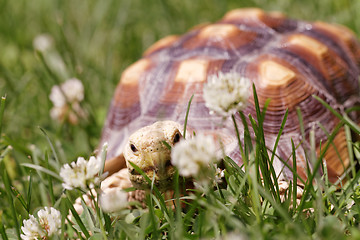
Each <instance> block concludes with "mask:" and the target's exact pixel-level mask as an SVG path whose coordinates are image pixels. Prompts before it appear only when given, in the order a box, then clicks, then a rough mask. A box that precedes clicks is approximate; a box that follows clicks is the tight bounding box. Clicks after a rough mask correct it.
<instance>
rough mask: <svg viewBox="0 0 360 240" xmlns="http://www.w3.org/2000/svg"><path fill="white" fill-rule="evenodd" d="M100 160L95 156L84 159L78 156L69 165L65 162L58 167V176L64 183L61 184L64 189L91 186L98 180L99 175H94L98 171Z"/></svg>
mask: <svg viewBox="0 0 360 240" xmlns="http://www.w3.org/2000/svg"><path fill="white" fill-rule="evenodd" d="M100 165H101V160H100V159H97V158H96V157H94V156H92V157H90V159H89V161H86V160H85V159H84V158H83V157H79V158H78V159H77V161H76V162H72V163H71V166H70V165H69V164H65V165H64V166H63V167H62V168H61V169H60V177H62V179H63V181H64V183H63V184H62V186H63V187H64V188H65V189H68V190H71V189H73V188H78V187H79V188H83V189H84V188H87V186H88V187H90V188H93V187H94V184H97V183H98V182H99V180H100V179H99V177H97V176H96V175H97V174H98V173H99V171H100Z"/></svg>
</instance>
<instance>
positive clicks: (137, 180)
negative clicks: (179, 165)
mask: <svg viewBox="0 0 360 240" xmlns="http://www.w3.org/2000/svg"><path fill="white" fill-rule="evenodd" d="M142 171H143V172H144V173H145V174H146V176H147V177H148V178H149V179H150V180H151V181H152V183H151V184H149V182H148V181H147V180H146V179H145V177H144V176H142V175H141V174H140V173H138V172H136V171H131V172H129V178H130V180H131V182H132V184H133V186H134V187H135V188H138V189H150V188H151V185H152V184H153V185H155V186H156V187H157V188H158V189H159V190H161V191H165V190H168V189H170V188H172V187H173V186H172V185H173V179H174V175H175V168H174V166H172V165H168V164H167V165H166V166H165V168H163V169H162V170H161V171H160V170H159V169H156V168H155V167H148V168H146V169H142Z"/></svg>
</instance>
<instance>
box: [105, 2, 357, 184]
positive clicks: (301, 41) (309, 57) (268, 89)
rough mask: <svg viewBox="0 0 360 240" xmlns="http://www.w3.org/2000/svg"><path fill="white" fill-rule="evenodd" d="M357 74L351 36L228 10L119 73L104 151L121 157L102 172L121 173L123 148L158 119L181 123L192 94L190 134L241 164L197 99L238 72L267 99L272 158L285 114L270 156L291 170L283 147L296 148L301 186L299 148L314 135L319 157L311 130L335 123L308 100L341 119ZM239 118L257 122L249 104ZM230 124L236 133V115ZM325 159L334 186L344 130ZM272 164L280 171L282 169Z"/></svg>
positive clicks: (227, 135) (321, 137) (224, 128)
mask: <svg viewBox="0 0 360 240" xmlns="http://www.w3.org/2000/svg"><path fill="white" fill-rule="evenodd" d="M359 65H360V45H359V42H358V41H357V39H356V37H355V35H354V34H353V33H352V32H351V31H350V30H349V29H347V28H345V27H343V26H339V25H332V24H327V23H323V22H315V23H309V22H304V21H298V20H294V19H289V18H287V17H285V16H284V15H281V14H279V13H266V12H264V11H262V10H260V9H236V10H232V11H230V12H228V13H227V14H226V15H225V16H224V17H223V18H222V19H221V20H220V21H218V22H216V23H214V24H210V25H201V26H199V27H196V28H194V29H192V30H191V31H189V32H188V33H186V34H184V35H182V36H169V37H166V38H164V39H161V40H159V41H158V42H156V43H155V44H154V45H153V46H151V47H150V48H149V49H148V50H147V51H146V52H145V53H144V56H143V58H141V59H140V60H138V61H137V62H135V63H134V64H132V65H131V66H129V67H128V68H127V69H126V70H125V71H124V72H123V74H122V77H121V80H120V83H119V85H118V86H117V88H116V91H115V95H114V98H113V100H112V102H111V106H110V110H109V113H108V117H107V121H106V125H105V127H104V130H103V136H102V142H108V145H109V152H108V157H109V158H112V157H115V156H120V157H119V159H118V162H117V166H113V165H111V164H108V165H107V169H108V170H109V169H110V170H111V171H116V170H117V169H116V168H122V167H124V166H125V163H124V161H123V158H122V157H121V154H122V149H123V147H124V144H125V143H126V141H127V138H128V137H129V135H130V134H131V133H132V132H134V131H136V130H137V129H139V128H141V127H143V126H145V125H150V124H152V123H153V122H155V121H158V120H174V121H177V122H179V123H180V124H182V123H183V122H184V119H185V113H186V110H187V104H188V101H189V99H190V97H191V96H192V95H194V98H193V101H192V104H191V109H190V114H189V118H188V125H189V126H190V127H191V128H192V129H195V131H196V132H197V133H199V132H205V133H208V134H217V135H219V136H221V138H222V140H223V142H224V143H225V146H226V153H227V154H228V155H229V156H230V157H232V158H233V159H234V160H235V161H236V162H238V163H239V164H241V158H240V155H239V153H238V150H237V149H238V147H237V141H236V138H235V131H234V126H233V124H232V122H231V121H230V120H228V121H225V123H224V124H219V123H221V121H222V118H221V117H219V116H217V115H215V114H213V115H211V114H209V109H208V108H207V107H206V106H205V103H204V99H203V96H202V94H203V85H204V83H205V82H206V81H207V77H208V76H209V75H212V74H216V73H217V72H218V71H222V72H229V71H235V72H238V73H240V74H241V75H243V76H244V77H246V78H248V79H250V80H251V81H253V83H254V84H255V86H256V89H257V94H258V97H259V101H260V105H261V106H263V104H264V103H265V101H266V99H268V98H270V99H271V101H270V105H269V106H268V110H267V114H266V117H265V122H264V133H265V137H266V143H267V145H268V147H269V149H272V147H273V145H274V141H275V139H276V136H277V133H278V132H279V129H280V125H281V122H282V119H283V116H284V113H285V111H286V109H288V110H289V115H288V119H287V122H286V125H285V129H284V131H283V134H282V136H281V139H280V142H279V146H278V148H277V150H276V154H277V155H278V156H279V157H281V158H282V159H284V160H285V161H288V164H289V165H290V166H292V157H291V153H292V148H291V142H290V139H293V141H294V143H295V145H297V144H299V143H301V145H300V147H299V148H298V149H297V151H296V154H297V168H298V169H297V171H298V174H299V175H300V176H301V177H302V178H304V179H306V172H307V163H306V162H305V149H307V148H308V145H309V144H308V135H309V132H310V130H311V129H312V127H313V126H314V128H315V135H316V144H317V147H318V148H319V145H320V141H321V142H322V143H323V144H324V143H325V142H326V140H327V137H326V133H324V131H323V130H321V129H320V127H319V124H318V123H320V124H321V125H322V126H324V127H325V129H326V130H327V131H328V132H331V131H332V130H333V129H334V128H335V126H336V125H337V124H339V119H337V118H336V117H335V116H334V115H333V114H332V113H330V111H328V110H327V109H326V108H325V107H324V106H323V105H322V104H321V103H320V102H318V101H317V100H316V99H314V98H313V96H312V95H317V96H319V97H320V98H322V99H323V100H325V101H326V102H327V103H328V104H330V105H331V106H332V107H333V108H334V109H336V110H338V111H340V112H341V111H343V107H344V105H347V106H352V105H354V103H355V102H358V99H359V96H358V93H359V83H358V77H359V71H360V70H359ZM249 91H251V90H250V89H249ZM296 108H299V109H300V110H301V113H302V116H303V120H304V128H305V136H306V139H302V137H301V133H300V124H299V120H298V116H297V113H296ZM244 113H245V115H247V114H252V115H253V116H256V114H255V107H254V100H253V97H251V98H250V104H249V105H248V107H247V108H246V109H245V111H244ZM237 119H238V121H239V125H240V127H241V124H240V123H241V121H240V118H239V116H237ZM355 120H356V121H358V119H355ZM334 146H336V150H337V151H336V150H335V148H334ZM318 150H319V149H318ZM337 152H338V153H337ZM325 159H326V161H327V167H328V174H329V177H330V180H331V181H333V182H334V181H336V180H337V178H338V176H339V175H341V174H342V173H343V172H344V170H345V169H346V167H347V166H348V165H349V157H348V150H347V146H346V140H345V133H344V130H343V129H341V130H340V131H339V133H338V134H337V135H336V137H335V139H334V145H332V146H331V147H330V148H329V149H328V151H327V153H326V155H325ZM274 165H275V169H276V171H277V172H281V170H282V168H283V163H281V162H280V161H277V162H275V163H274ZM310 166H311V164H310ZM112 168H113V169H112ZM282 174H283V176H284V178H285V179H286V178H290V179H291V178H292V173H291V171H290V170H289V169H287V168H284V170H283V172H282Z"/></svg>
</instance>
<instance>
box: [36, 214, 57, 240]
mask: <svg viewBox="0 0 360 240" xmlns="http://www.w3.org/2000/svg"><path fill="white" fill-rule="evenodd" d="M37 215H38V217H39V223H40V226H41V227H42V228H43V229H44V230H45V231H46V232H47V235H48V236H51V235H53V234H59V233H60V227H61V214H60V212H59V211H58V210H56V209H55V208H52V207H51V208H48V207H45V208H44V209H41V210H40V211H38V213H37Z"/></svg>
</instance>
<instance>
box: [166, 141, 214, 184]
mask: <svg viewBox="0 0 360 240" xmlns="http://www.w3.org/2000/svg"><path fill="white" fill-rule="evenodd" d="M216 160H217V157H216V146H215V142H214V139H213V138H212V137H211V136H205V135H201V134H199V135H196V136H195V137H194V138H192V139H186V140H183V141H180V142H179V143H178V144H176V145H175V146H174V147H173V149H172V151H171V163H172V165H174V166H176V167H177V168H178V170H179V174H180V175H181V176H184V177H198V176H199V175H198V174H199V173H200V170H204V169H206V168H209V167H210V164H212V163H214V162H215V161H216Z"/></svg>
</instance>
